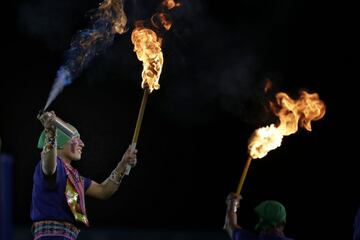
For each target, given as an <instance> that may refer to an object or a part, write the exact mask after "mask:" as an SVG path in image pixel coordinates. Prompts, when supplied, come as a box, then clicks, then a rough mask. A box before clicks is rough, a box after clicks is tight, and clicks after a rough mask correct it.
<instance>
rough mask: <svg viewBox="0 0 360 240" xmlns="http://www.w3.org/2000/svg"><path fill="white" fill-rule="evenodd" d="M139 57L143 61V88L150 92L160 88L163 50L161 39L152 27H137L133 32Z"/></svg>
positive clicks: (132, 38) (132, 37)
mask: <svg viewBox="0 0 360 240" xmlns="http://www.w3.org/2000/svg"><path fill="white" fill-rule="evenodd" d="M131 41H132V43H133V44H134V51H135V52H136V56H137V58H138V59H139V60H140V61H142V62H143V71H142V79H143V81H142V83H141V87H142V88H149V90H150V92H152V91H153V90H154V89H155V90H157V89H159V88H160V84H159V78H160V74H161V70H162V66H163V63H164V58H163V54H162V51H161V39H160V38H158V37H157V35H156V33H155V32H154V31H152V30H151V29H148V28H144V27H137V28H135V29H134V30H133V32H132V34H131Z"/></svg>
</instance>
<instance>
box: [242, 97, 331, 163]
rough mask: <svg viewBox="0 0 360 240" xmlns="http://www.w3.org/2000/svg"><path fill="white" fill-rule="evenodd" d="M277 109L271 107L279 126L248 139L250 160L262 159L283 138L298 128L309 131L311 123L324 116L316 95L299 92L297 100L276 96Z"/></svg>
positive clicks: (254, 134) (268, 128) (264, 129)
mask: <svg viewBox="0 0 360 240" xmlns="http://www.w3.org/2000/svg"><path fill="white" fill-rule="evenodd" d="M276 104H277V105H278V106H277V108H278V109H275V107H274V106H273V110H274V112H275V114H276V115H277V116H278V117H279V120H280V124H279V125H278V126H277V127H275V126H274V124H271V125H270V126H267V127H263V128H259V129H257V130H255V132H254V133H253V134H252V136H251V137H250V139H249V145H248V150H249V155H250V157H251V158H253V159H255V158H263V157H264V156H266V154H267V153H268V152H269V151H271V150H273V149H275V148H277V147H279V146H280V145H281V141H282V138H283V136H288V135H290V134H293V133H295V132H296V131H297V130H298V124H299V125H300V127H303V128H305V129H306V130H308V131H311V121H316V120H319V119H321V118H322V117H323V116H324V115H325V104H324V102H323V101H321V100H320V98H319V95H318V94H317V93H313V94H309V93H307V92H305V91H302V92H300V97H299V99H298V100H294V99H292V98H290V97H289V96H288V95H287V94H286V93H282V92H280V93H278V94H276Z"/></svg>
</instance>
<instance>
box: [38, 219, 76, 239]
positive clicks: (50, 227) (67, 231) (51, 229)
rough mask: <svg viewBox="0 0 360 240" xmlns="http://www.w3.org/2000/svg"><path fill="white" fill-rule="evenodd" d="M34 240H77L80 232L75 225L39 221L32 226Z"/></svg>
mask: <svg viewBox="0 0 360 240" xmlns="http://www.w3.org/2000/svg"><path fill="white" fill-rule="evenodd" d="M31 230H32V233H33V236H34V240H37V239H39V238H41V237H49V236H53V237H54V236H56V237H65V238H68V239H69V240H76V238H77V236H78V234H79V232H80V230H79V229H78V228H77V227H75V226H74V225H73V224H71V223H68V222H59V221H39V222H34V223H33V225H32V228H31Z"/></svg>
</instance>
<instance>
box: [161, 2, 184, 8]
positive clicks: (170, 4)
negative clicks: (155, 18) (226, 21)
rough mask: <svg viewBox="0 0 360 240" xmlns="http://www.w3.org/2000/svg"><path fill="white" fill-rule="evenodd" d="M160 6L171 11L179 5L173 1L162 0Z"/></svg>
mask: <svg viewBox="0 0 360 240" xmlns="http://www.w3.org/2000/svg"><path fill="white" fill-rule="evenodd" d="M162 4H163V5H164V6H165V7H167V8H168V9H172V8H174V7H179V6H180V3H176V2H175V1H174V0H164V1H163V2H162Z"/></svg>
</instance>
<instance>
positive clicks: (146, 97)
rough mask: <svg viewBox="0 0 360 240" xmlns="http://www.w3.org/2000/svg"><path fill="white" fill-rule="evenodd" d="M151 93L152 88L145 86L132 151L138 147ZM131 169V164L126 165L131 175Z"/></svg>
mask: <svg viewBox="0 0 360 240" xmlns="http://www.w3.org/2000/svg"><path fill="white" fill-rule="evenodd" d="M149 93H150V90H149V89H148V88H145V89H144V94H143V98H142V100H141V106H140V110H139V114H138V118H137V120H136V126H135V131H134V135H133V139H132V142H131V151H134V150H135V147H136V144H137V141H138V137H139V132H140V127H141V123H142V119H143V116H144V111H145V107H146V102H147V99H148V96H149ZM130 169H131V166H130V165H128V166H126V170H125V174H126V175H129V173H130Z"/></svg>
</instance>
